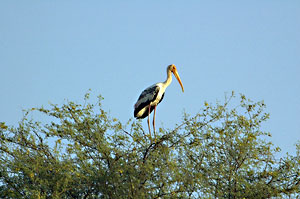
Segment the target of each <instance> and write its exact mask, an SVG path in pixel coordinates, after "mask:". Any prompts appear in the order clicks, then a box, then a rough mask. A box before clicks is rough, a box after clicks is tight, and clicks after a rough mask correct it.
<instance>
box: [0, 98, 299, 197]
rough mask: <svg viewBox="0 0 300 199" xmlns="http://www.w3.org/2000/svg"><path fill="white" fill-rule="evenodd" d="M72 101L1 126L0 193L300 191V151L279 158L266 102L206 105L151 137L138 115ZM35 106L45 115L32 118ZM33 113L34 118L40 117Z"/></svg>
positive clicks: (94, 194) (201, 194) (137, 194)
mask: <svg viewBox="0 0 300 199" xmlns="http://www.w3.org/2000/svg"><path fill="white" fill-rule="evenodd" d="M102 100H103V99H102V97H101V96H99V97H98V101H97V102H96V103H91V102H90V101H91V100H90V99H89V93H88V94H86V95H85V98H84V103H83V104H77V103H75V102H72V101H69V102H66V103H65V104H63V105H57V104H51V105H50V108H43V107H41V108H32V109H30V110H28V111H26V112H25V116H24V118H23V119H22V120H21V121H20V122H19V124H18V125H17V126H7V125H6V124H5V123H4V122H1V123H0V198H103V199H104V198H105V199H106V198H107V199H115V198H118V199H122V198H132V199H133V198H149V199H150V198H289V197H298V196H297V194H299V193H300V153H299V152H300V144H297V145H296V155H294V156H291V155H286V156H285V157H282V158H278V157H277V158H276V153H277V152H278V151H279V150H280V149H279V148H278V147H276V146H273V144H272V143H271V142H270V141H268V137H269V136H271V133H269V132H265V131H263V130H262V127H261V125H262V124H263V123H264V122H265V121H267V119H268V118H269V114H268V113H266V112H265V107H266V105H265V104H264V102H262V101H260V102H253V101H251V100H249V99H247V98H246V97H245V96H244V95H238V96H235V95H234V93H232V95H230V96H228V97H225V100H224V102H222V103H220V102H216V103H214V104H213V103H207V102H205V103H204V104H203V105H200V106H199V110H200V111H199V113H198V114H196V115H193V116H191V115H189V114H187V113H185V114H184V115H183V117H182V121H181V122H179V123H178V124H177V125H176V126H175V127H174V128H173V129H165V128H159V131H158V132H156V139H155V140H154V139H151V138H150V137H149V135H148V134H147V131H144V129H143V127H142V123H141V121H139V120H132V119H130V120H129V121H128V122H127V123H126V124H122V123H121V122H120V121H119V120H118V119H116V118H114V117H112V116H110V115H109V114H108V113H107V112H106V111H105V110H104V109H103V107H102V104H101V102H102ZM32 112H37V113H41V114H43V115H45V116H46V117H48V118H47V120H46V122H45V121H43V122H42V121H38V120H36V119H32V116H31V115H32ZM34 116H36V114H34Z"/></svg>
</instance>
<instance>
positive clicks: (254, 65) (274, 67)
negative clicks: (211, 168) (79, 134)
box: [0, 0, 300, 154]
mask: <svg viewBox="0 0 300 199" xmlns="http://www.w3.org/2000/svg"><path fill="white" fill-rule="evenodd" d="M299 35H300V1H296V0H295V1H292V0H290V1H279V0H264V1H261V0H257V1H255V0H253V1H230V0H229V1H179V0H175V1H151V2H150V1H147V2H146V1H62V0H52V1H8V0H7V1H5V0H4V1H0V69H1V78H0V85H1V98H0V110H1V111H0V121H4V122H6V123H7V124H12V125H15V124H17V122H18V121H19V120H20V119H21V117H22V114H23V113H22V109H28V108H31V107H37V106H42V105H44V106H47V104H49V102H51V103H57V104H62V103H64V102H66V99H69V100H74V101H76V102H78V103H81V102H82V99H83V95H84V94H85V93H86V92H87V91H88V89H92V93H91V95H92V96H94V97H95V96H97V95H99V94H101V95H102V96H103V97H104V101H103V105H104V109H106V110H107V111H109V112H110V114H111V115H112V116H114V117H117V118H119V119H120V120H121V121H122V122H126V121H127V120H128V119H129V118H131V117H133V105H134V103H135V102H136V100H137V98H138V96H139V94H140V93H141V91H142V90H143V89H144V88H146V87H148V86H150V85H151V84H154V83H156V82H160V81H164V80H165V78H166V67H167V65H168V64H171V63H173V64H175V65H176V66H177V68H178V71H179V75H180V76H181V79H182V83H183V85H184V88H185V92H184V93H182V92H181V89H180V86H179V84H178V83H177V82H175V81H173V83H172V84H171V85H170V87H169V88H168V89H167V91H166V95H165V98H164V101H163V102H162V103H161V104H160V105H159V106H158V109H157V121H156V124H157V128H158V127H160V126H164V127H166V128H172V127H174V125H175V124H176V123H180V121H181V118H182V113H183V111H186V112H187V113H190V114H192V115H193V114H195V113H197V112H198V111H199V110H200V109H201V107H203V104H204V101H208V102H211V103H215V102H216V101H217V100H219V101H222V100H223V99H224V95H225V93H231V91H232V90H234V91H235V92H236V93H243V94H245V95H246V96H247V97H249V98H251V99H253V100H255V101H258V100H264V101H265V103H266V104H267V112H269V113H270V115H271V119H270V120H269V121H268V122H267V123H266V124H265V127H264V128H266V130H267V131H270V132H271V133H272V135H273V137H272V138H271V141H272V142H274V144H275V145H276V146H279V147H281V148H282V152H283V153H285V152H289V153H292V154H293V153H294V152H295V147H294V144H295V143H296V141H297V140H300V131H299V129H300V116H299V112H300V92H299V91H300V81H299V77H300V65H299V64H300V37H299ZM144 124H145V127H146V121H145V122H144Z"/></svg>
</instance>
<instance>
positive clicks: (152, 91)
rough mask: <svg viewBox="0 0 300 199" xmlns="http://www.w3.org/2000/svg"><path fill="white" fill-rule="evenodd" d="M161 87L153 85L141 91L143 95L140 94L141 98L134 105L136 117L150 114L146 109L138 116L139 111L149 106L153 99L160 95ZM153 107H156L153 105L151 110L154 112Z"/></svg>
mask: <svg viewBox="0 0 300 199" xmlns="http://www.w3.org/2000/svg"><path fill="white" fill-rule="evenodd" d="M159 89H160V87H159V86H157V85H153V86H150V87H148V88H147V89H145V90H144V91H143V92H142V93H141V95H140V96H139V99H138V100H137V102H136V104H135V105H134V117H136V118H145V117H146V116H147V115H148V111H145V112H144V114H143V115H142V116H140V117H137V113H138V112H139V111H140V110H142V109H143V108H145V107H146V106H148V105H149V104H150V103H151V102H152V101H154V100H155V98H156V97H157V95H158V92H159ZM162 98H163V97H162ZM161 100H162V99H161ZM161 100H160V101H161ZM153 109H154V107H151V108H150V112H152V111H153Z"/></svg>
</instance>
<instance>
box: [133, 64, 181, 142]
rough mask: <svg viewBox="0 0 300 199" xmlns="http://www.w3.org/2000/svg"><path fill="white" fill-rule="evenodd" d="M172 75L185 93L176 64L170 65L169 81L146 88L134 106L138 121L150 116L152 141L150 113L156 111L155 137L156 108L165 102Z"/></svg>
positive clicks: (168, 71)
mask: <svg viewBox="0 0 300 199" xmlns="http://www.w3.org/2000/svg"><path fill="white" fill-rule="evenodd" d="M172 73H173V74H174V76H175V77H176V79H177V80H178V82H179V84H180V86H181V89H182V92H184V88H183V85H182V82H181V79H180V77H179V74H178V72H177V68H176V66H175V65H174V64H171V65H168V67H167V79H166V81H164V82H159V83H156V84H153V85H152V86H149V87H148V88H146V89H145V90H144V91H143V92H142V93H141V95H140V96H139V98H138V100H137V102H136V103H135V105H134V117H135V118H136V119H143V118H145V117H147V116H148V128H149V135H150V139H151V129H150V113H151V112H152V111H153V110H154V114H153V132H154V137H155V113H156V106H157V105H158V104H159V103H160V102H161V101H162V100H163V98H164V96H165V91H166V88H167V87H168V86H169V85H170V84H171V82H172Z"/></svg>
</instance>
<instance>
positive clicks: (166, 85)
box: [164, 70, 172, 87]
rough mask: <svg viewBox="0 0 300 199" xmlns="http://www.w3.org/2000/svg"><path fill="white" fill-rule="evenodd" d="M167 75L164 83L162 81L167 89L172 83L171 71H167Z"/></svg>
mask: <svg viewBox="0 0 300 199" xmlns="http://www.w3.org/2000/svg"><path fill="white" fill-rule="evenodd" d="M167 75H168V76H167V79H166V81H164V85H165V87H168V86H169V85H170V84H171V82H172V72H171V70H167Z"/></svg>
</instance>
